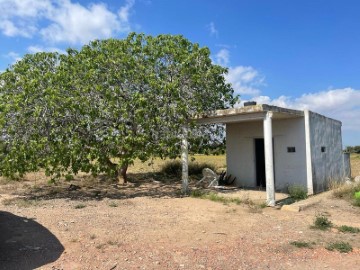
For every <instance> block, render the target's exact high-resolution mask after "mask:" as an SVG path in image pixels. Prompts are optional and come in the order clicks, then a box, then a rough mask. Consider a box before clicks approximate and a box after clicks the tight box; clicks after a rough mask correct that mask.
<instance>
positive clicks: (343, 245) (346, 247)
mask: <svg viewBox="0 0 360 270" xmlns="http://www.w3.org/2000/svg"><path fill="white" fill-rule="evenodd" d="M326 249H327V250H330V251H333V250H337V251H339V252H341V253H349V252H351V251H352V250H353V248H352V246H351V245H350V244H349V243H347V242H342V241H340V242H334V243H330V244H329V245H327V246H326Z"/></svg>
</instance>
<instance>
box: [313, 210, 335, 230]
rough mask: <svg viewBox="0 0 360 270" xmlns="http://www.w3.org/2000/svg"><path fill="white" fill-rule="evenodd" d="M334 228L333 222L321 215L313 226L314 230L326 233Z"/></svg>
mask: <svg viewBox="0 0 360 270" xmlns="http://www.w3.org/2000/svg"><path fill="white" fill-rule="evenodd" d="M331 227H332V222H331V221H330V220H329V219H328V218H327V217H326V216H324V215H322V214H320V215H317V216H316V217H315V220H314V225H313V226H311V228H312V229H318V230H322V231H326V230H328V229H330V228H331Z"/></svg>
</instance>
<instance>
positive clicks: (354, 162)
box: [350, 154, 360, 177]
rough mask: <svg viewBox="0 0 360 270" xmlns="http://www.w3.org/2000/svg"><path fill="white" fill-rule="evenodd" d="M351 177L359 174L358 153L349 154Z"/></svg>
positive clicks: (359, 157)
mask: <svg viewBox="0 0 360 270" xmlns="http://www.w3.org/2000/svg"><path fill="white" fill-rule="evenodd" d="M350 164H351V177H355V176H357V175H360V154H351V155H350Z"/></svg>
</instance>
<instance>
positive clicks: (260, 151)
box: [255, 139, 266, 187]
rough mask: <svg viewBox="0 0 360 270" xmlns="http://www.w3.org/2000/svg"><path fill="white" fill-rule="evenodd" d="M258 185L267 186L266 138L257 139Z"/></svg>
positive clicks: (256, 163) (256, 165)
mask: <svg viewBox="0 0 360 270" xmlns="http://www.w3.org/2000/svg"><path fill="white" fill-rule="evenodd" d="M255 169H256V185H257V186H258V187H266V176H265V149H264V139H255Z"/></svg>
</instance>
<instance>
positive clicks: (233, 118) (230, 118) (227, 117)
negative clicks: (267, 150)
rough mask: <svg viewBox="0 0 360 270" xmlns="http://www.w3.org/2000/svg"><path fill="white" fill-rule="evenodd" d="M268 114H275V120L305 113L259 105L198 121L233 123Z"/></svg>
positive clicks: (233, 109)
mask: <svg viewBox="0 0 360 270" xmlns="http://www.w3.org/2000/svg"><path fill="white" fill-rule="evenodd" d="M267 112H273V118H274V119H287V118H295V117H304V112H303V111H299V110H293V109H287V108H282V107H277V106H272V105H267V104H257V105H251V106H244V107H239V108H230V109H226V110H217V111H215V112H214V113H212V114H208V115H206V114H205V115H201V116H199V117H198V118H197V119H196V122H198V123H200V124H211V123H213V124H215V123H231V122H243V121H256V120H262V119H264V117H265V115H266V113H267Z"/></svg>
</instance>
